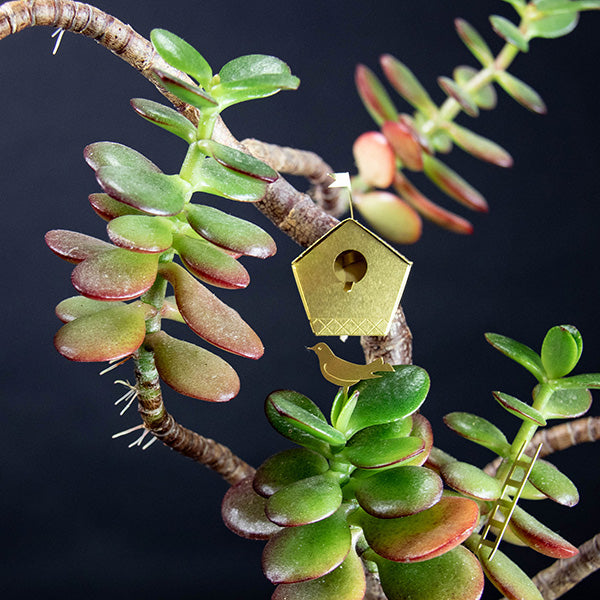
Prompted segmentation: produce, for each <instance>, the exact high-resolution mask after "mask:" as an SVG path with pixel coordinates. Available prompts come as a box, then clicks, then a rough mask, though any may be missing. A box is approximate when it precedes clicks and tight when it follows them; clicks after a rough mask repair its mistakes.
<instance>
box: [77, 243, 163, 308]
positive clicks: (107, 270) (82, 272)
mask: <svg viewBox="0 0 600 600" xmlns="http://www.w3.org/2000/svg"><path fill="white" fill-rule="evenodd" d="M157 266H158V254H141V253H139V252H130V251H129V250H124V249H123V248H112V249H109V250H106V251H105V252H101V253H99V254H96V255H94V256H90V257H88V258H86V259H85V260H84V261H83V262H81V263H79V264H78V265H77V266H76V267H75V268H74V269H73V273H72V274H71V282H72V284H73V287H74V288H75V289H76V290H77V291H78V292H79V293H80V294H83V295H84V296H86V297H87V298H92V299H94V300H132V299H133V298H137V297H138V296H141V295H142V294H143V293H144V292H147V291H148V290H149V289H150V288H151V287H152V284H153V283H154V281H155V280H156V269H157Z"/></svg>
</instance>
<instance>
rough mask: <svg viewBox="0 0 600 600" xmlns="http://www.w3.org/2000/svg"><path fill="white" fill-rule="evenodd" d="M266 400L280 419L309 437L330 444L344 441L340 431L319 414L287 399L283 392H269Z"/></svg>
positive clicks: (337, 444)
mask: <svg viewBox="0 0 600 600" xmlns="http://www.w3.org/2000/svg"><path fill="white" fill-rule="evenodd" d="M268 402H269V406H270V407H271V408H272V409H273V410H274V411H276V412H277V413H278V415H279V416H280V417H281V418H282V419H284V420H285V421H288V422H289V423H290V424H293V425H294V427H297V428H298V429H300V430H301V431H304V432H305V433H307V434H308V435H310V436H311V437H313V438H315V439H317V440H319V441H321V442H325V443H326V444H330V445H332V446H343V445H344V444H345V443H346V438H345V436H344V434H343V433H342V432H340V431H338V430H337V429H334V428H333V427H331V425H329V424H328V423H327V422H326V421H324V420H323V419H321V417H320V416H317V415H314V414H313V413H312V412H311V411H308V410H306V409H304V408H302V407H301V406H299V405H298V404H297V403H296V402H295V399H288V398H287V397H286V395H284V394H271V395H270V396H269V400H268Z"/></svg>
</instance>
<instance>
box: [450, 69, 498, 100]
mask: <svg viewBox="0 0 600 600" xmlns="http://www.w3.org/2000/svg"><path fill="white" fill-rule="evenodd" d="M477 73H479V71H478V70H477V69H474V68H473V67H468V66H460V67H456V68H455V69H454V71H453V72H452V75H453V77H454V79H455V81H456V83H458V85H460V86H464V85H466V84H467V83H469V81H471V79H473V77H474V76H475V75H476V74H477ZM472 96H473V100H474V101H475V104H477V106H479V108H483V109H484V110H491V109H492V108H495V106H496V103H497V101H498V97H497V95H496V90H495V89H494V86H493V85H492V84H489V85H486V86H484V87H483V88H481V89H480V90H478V91H477V92H473V93H472Z"/></svg>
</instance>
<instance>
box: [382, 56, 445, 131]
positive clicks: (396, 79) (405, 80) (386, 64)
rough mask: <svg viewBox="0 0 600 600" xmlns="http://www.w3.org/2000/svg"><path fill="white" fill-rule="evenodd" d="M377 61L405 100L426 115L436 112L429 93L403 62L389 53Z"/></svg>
mask: <svg viewBox="0 0 600 600" xmlns="http://www.w3.org/2000/svg"><path fill="white" fill-rule="evenodd" d="M379 61H380V63H381V68H382V69H383V72H384V73H385V76H386V77H387V78H388V81H389V82H390V83H391V84H392V86H393V87H394V89H395V90H396V91H397V92H398V93H399V94H400V95H401V96H402V97H403V98H404V99H405V100H406V101H407V102H409V103H410V104H412V105H413V106H414V107H415V108H416V109H417V110H421V111H423V112H424V113H425V114H426V115H428V116H431V115H432V114H434V113H435V112H437V107H436V105H435V104H434V103H433V101H432V100H431V98H430V97H429V94H428V93H427V91H426V90H425V88H424V87H423V86H422V85H421V83H420V82H419V80H418V79H417V78H416V77H415V75H414V74H413V72H412V71H411V70H410V69H409V68H408V67H407V66H406V65H405V64H403V63H401V62H400V61H399V60H398V59H397V58H394V57H393V56H392V55H391V54H384V55H383V56H381V57H380V59H379ZM386 120H387V121H394V120H395V119H393V118H392V119H390V118H388V119H386Z"/></svg>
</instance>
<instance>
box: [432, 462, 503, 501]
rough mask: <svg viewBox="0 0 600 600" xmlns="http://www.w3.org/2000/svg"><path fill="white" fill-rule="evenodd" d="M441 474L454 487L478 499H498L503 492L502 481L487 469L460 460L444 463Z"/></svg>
mask: <svg viewBox="0 0 600 600" xmlns="http://www.w3.org/2000/svg"><path fill="white" fill-rule="evenodd" d="M440 475H441V476H442V477H443V478H444V481H445V482H446V483H447V484H448V485H449V486H450V487H451V488H452V489H454V490H456V491H457V492H460V493H461V494H465V495H466V496H469V497H471V498H475V499H477V500H496V499H498V498H499V497H500V494H501V492H502V483H501V482H500V481H498V480H497V479H495V478H494V477H491V476H490V475H488V474H487V473H486V472H485V471H482V470H481V469H478V468H477V467H475V466H473V465H470V464H468V463H465V462H460V461H458V460H455V461H452V462H448V463H446V464H445V465H443V466H442V468H441V469H440Z"/></svg>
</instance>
